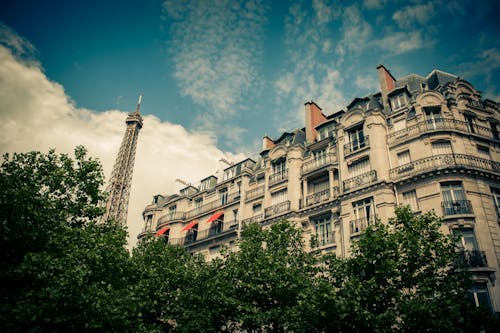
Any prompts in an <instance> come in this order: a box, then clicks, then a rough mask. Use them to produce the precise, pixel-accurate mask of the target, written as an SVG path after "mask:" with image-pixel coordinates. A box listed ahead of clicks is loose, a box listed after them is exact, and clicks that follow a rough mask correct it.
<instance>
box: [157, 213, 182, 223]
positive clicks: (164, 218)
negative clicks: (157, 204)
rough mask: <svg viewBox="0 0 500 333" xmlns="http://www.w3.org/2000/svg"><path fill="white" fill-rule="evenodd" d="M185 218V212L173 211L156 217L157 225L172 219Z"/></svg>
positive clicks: (179, 219) (180, 219)
mask: <svg viewBox="0 0 500 333" xmlns="http://www.w3.org/2000/svg"><path fill="white" fill-rule="evenodd" d="M185 219H186V213H184V212H173V213H167V214H166V215H163V216H162V217H160V218H159V219H158V226H161V225H163V224H167V223H170V222H173V221H184V220H185Z"/></svg>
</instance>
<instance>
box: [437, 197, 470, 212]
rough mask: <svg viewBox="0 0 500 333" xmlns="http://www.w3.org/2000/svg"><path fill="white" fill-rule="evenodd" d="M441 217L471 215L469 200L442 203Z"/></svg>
mask: <svg viewBox="0 0 500 333" xmlns="http://www.w3.org/2000/svg"><path fill="white" fill-rule="evenodd" d="M441 204H442V206H443V215H444V216H449V215H460V214H473V211H472V204H471V202H470V200H453V201H443V202H442V203H441Z"/></svg>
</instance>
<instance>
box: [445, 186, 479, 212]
mask: <svg viewBox="0 0 500 333" xmlns="http://www.w3.org/2000/svg"><path fill="white" fill-rule="evenodd" d="M441 194H442V195H443V209H444V215H456V214H470V213H472V206H471V204H470V202H469V200H466V198H465V192H464V189H463V187H462V183H461V182H452V183H442V184H441Z"/></svg>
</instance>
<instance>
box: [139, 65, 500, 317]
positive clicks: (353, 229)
mask: <svg viewBox="0 0 500 333" xmlns="http://www.w3.org/2000/svg"><path fill="white" fill-rule="evenodd" d="M377 70H378V77H379V82H380V92H378V93H376V94H373V95H369V96H366V97H363V98H355V99H354V100H353V101H352V102H351V103H350V104H349V105H348V106H347V107H346V109H345V110H341V111H338V112H335V113H333V114H329V115H326V114H324V113H323V112H322V110H321V108H320V107H319V106H318V105H316V104H315V103H314V102H308V103H306V104H305V128H302V129H296V130H294V131H291V132H286V133H283V134H282V135H281V137H279V138H278V139H275V140H273V139H272V138H269V137H267V136H265V137H264V138H263V147H262V151H261V152H260V157H259V158H258V159H246V160H244V161H241V162H239V163H237V164H234V165H232V166H230V167H228V168H227V169H225V170H224V174H223V177H222V179H218V178H216V177H215V176H209V177H207V178H205V179H202V180H201V182H200V185H199V186H197V187H194V186H187V187H186V188H184V189H182V190H181V191H180V193H179V194H173V195H156V196H154V199H153V203H152V204H151V205H148V206H147V207H146V208H145V210H144V221H145V228H144V231H143V232H142V233H141V234H139V235H138V238H139V239H141V238H143V237H144V236H145V235H146V234H148V233H156V234H157V235H159V236H160V235H161V236H162V237H165V240H166V241H168V242H169V243H171V244H180V245H183V246H185V248H186V249H187V250H189V251H192V252H198V253H202V254H204V255H205V256H206V258H207V259H210V258H213V257H215V256H217V255H219V250H220V248H221V247H222V246H229V247H231V246H232V244H234V242H235V240H236V239H237V238H238V236H239V233H240V231H241V228H242V226H243V225H244V224H245V223H248V222H251V221H258V222H260V223H261V224H262V225H263V226H266V225H269V224H271V223H273V222H275V221H278V220H281V219H288V220H289V221H291V222H293V223H296V225H297V226H299V227H301V228H303V230H304V231H305V235H306V237H308V238H310V237H313V236H314V237H315V238H316V239H317V241H316V242H315V245H313V246H312V247H313V249H312V250H317V251H331V252H335V253H336V254H337V255H338V256H347V255H349V249H350V245H351V242H352V241H353V240H355V239H356V237H357V236H358V235H359V233H360V232H361V231H362V230H363V229H364V228H366V226H367V225H368V224H369V223H370V222H372V221H373V220H374V219H375V217H378V218H380V219H381V220H382V221H383V222H386V221H387V220H388V218H390V217H391V216H393V214H394V207H395V206H396V205H399V204H406V205H410V206H411V208H412V209H413V210H414V211H415V213H417V214H418V213H421V212H427V211H429V210H435V211H436V212H437V214H439V215H442V216H443V217H444V221H445V223H444V225H443V232H451V233H455V234H457V235H459V239H460V242H459V246H460V247H461V248H462V249H463V250H462V251H461V252H460V253H461V255H463V256H464V258H465V259H466V261H467V263H468V264H469V266H470V270H471V271H473V272H474V289H473V290H472V293H471V298H472V299H473V300H474V302H476V304H484V305H487V306H489V307H491V308H492V309H493V310H495V311H496V312H500V287H499V285H498V283H496V284H495V274H496V272H498V269H499V263H500V225H499V221H500V208H499V207H500V182H499V180H500V162H499V161H500V136H499V132H498V131H499V127H500V124H499V122H500V104H498V103H496V102H494V101H491V100H483V99H481V93H480V92H479V91H477V90H476V89H475V88H474V87H473V86H472V85H471V84H470V83H468V82H467V81H465V80H463V79H461V78H459V77H457V76H455V75H452V74H449V73H445V72H442V71H439V70H433V71H432V72H431V73H430V74H429V75H427V76H426V77H422V76H419V75H415V74H410V75H408V76H405V77H403V78H400V79H395V78H394V77H393V76H392V75H391V74H390V72H389V71H388V70H387V69H386V68H385V67H384V66H382V65H381V66H379V67H378V68H377ZM219 178H220V177H219Z"/></svg>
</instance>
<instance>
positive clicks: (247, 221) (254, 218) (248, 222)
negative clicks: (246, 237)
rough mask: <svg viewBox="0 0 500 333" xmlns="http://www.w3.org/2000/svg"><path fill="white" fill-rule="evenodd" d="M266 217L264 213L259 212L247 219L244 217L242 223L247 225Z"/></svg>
mask: <svg viewBox="0 0 500 333" xmlns="http://www.w3.org/2000/svg"><path fill="white" fill-rule="evenodd" d="M263 219H264V215H262V214H258V215H254V216H252V217H249V218H247V219H244V220H243V221H242V224H243V225H247V224H250V223H255V222H260V221H262V220H263Z"/></svg>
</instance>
